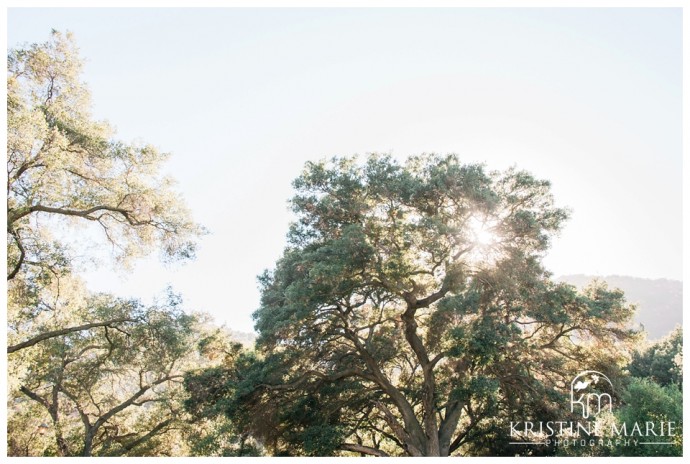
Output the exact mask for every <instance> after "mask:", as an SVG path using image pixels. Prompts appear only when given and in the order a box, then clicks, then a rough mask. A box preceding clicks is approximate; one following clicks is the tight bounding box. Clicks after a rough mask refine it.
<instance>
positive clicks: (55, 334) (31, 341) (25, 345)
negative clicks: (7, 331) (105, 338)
mask: <svg viewBox="0 0 690 464" xmlns="http://www.w3.org/2000/svg"><path fill="white" fill-rule="evenodd" d="M122 322H136V319H130V318H119V319H111V320H109V321H103V322H92V323H90V324H84V325H79V326H76V327H68V328H66V329H59V330H51V331H49V332H45V333H42V334H41V335H37V336H35V337H33V338H30V339H28V340H26V341H24V342H21V343H17V344H16V345H11V346H8V347H7V354H10V353H14V352H15V351H19V350H22V349H24V348H28V347H30V346H33V345H35V344H37V343H40V342H42V341H44V340H48V339H50V338H55V337H60V336H62V335H67V334H69V333H72V332H80V331H82V330H88V329H92V328H94V327H110V326H112V325H113V324H118V323H122Z"/></svg>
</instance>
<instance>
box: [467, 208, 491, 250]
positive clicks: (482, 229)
mask: <svg viewBox="0 0 690 464" xmlns="http://www.w3.org/2000/svg"><path fill="white" fill-rule="evenodd" d="M496 225H497V224H496V222H495V221H491V220H490V219H488V218H479V217H477V216H472V217H470V218H469V221H468V227H469V231H470V240H471V242H472V243H473V244H475V245H478V246H479V247H481V248H488V247H491V246H493V245H495V244H496V243H498V236H497V235H496Z"/></svg>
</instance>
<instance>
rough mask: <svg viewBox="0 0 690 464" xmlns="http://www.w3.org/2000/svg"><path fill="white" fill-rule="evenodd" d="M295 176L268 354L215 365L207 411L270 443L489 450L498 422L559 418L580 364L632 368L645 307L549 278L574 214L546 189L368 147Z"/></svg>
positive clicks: (266, 277) (260, 325) (402, 450)
mask: <svg viewBox="0 0 690 464" xmlns="http://www.w3.org/2000/svg"><path fill="white" fill-rule="evenodd" d="M294 186H295V188H296V190H297V194H296V195H295V197H294V198H293V199H292V205H293V209H294V211H295V213H296V214H297V218H298V219H297V221H296V222H295V223H294V224H293V225H292V226H291V228H290V232H289V235H288V240H289V246H288V247H287V248H286V250H285V252H284V254H283V256H282V258H281V259H280V260H279V261H278V263H277V265H276V268H275V270H274V271H272V272H266V273H264V274H263V275H262V276H261V277H260V283H261V286H262V300H261V307H260V309H259V310H258V311H257V312H256V313H255V318H256V328H257V330H258V332H259V338H258V340H257V350H258V353H257V354H256V355H244V356H239V357H238V358H237V360H236V362H235V363H234V364H233V366H232V367H228V368H226V369H224V370H220V371H216V372H207V373H205V374H203V375H207V376H210V378H215V379H217V380H214V381H211V380H210V378H209V379H208V381H206V382H205V384H206V385H211V384H213V385H218V388H217V389H214V390H213V392H212V393H211V392H209V394H208V395H207V397H208V399H209V404H214V402H218V401H222V402H223V404H224V410H225V413H226V414H227V416H228V417H231V418H233V421H234V422H236V424H237V425H238V427H240V428H241V429H242V430H244V431H246V432H247V433H250V434H252V435H253V436H255V437H257V439H258V440H259V441H260V442H262V443H263V444H264V445H265V446H266V449H267V450H268V451H269V452H271V453H273V454H289V455H314V454H315V455H330V454H340V453H343V452H346V453H358V454H372V455H413V456H417V455H449V454H453V453H454V454H477V453H478V447H481V448H482V449H483V451H481V452H487V448H486V447H487V446H488V447H489V448H488V451H489V452H491V451H492V449H491V448H490V446H491V444H490V443H486V440H484V439H483V438H482V437H483V436H486V432H487V431H491V430H493V432H492V433H495V434H496V435H498V434H500V433H501V432H500V431H499V430H498V429H497V427H499V425H498V424H497V423H496V421H495V419H494V418H496V417H499V418H505V417H509V416H510V415H511V414H524V416H522V417H524V418H525V419H528V418H529V417H530V416H536V415H541V416H545V415H549V414H553V413H554V412H555V411H557V410H560V409H561V408H562V405H563V404H565V402H564V401H563V398H562V396H561V394H560V393H559V392H562V391H563V387H562V386H563V385H565V383H566V379H569V378H571V377H572V375H573V374H574V373H576V372H578V371H580V370H581V369H582V366H588V367H589V368H591V369H598V370H601V371H602V372H606V373H607V374H608V375H609V377H611V378H612V379H616V378H617V377H618V376H619V374H620V368H621V367H622V366H623V365H624V363H625V361H626V360H625V353H626V350H627V349H628V346H629V343H631V342H632V341H633V339H634V337H633V333H632V332H631V331H630V330H628V329H627V327H628V322H629V319H630V317H631V314H632V311H633V308H632V307H630V306H627V305H626V304H625V301H624V297H623V294H622V292H619V291H615V290H609V289H608V288H606V286H605V285H603V284H600V283H595V284H594V285H593V286H591V287H590V288H588V289H587V290H585V291H584V292H583V293H578V292H577V291H576V290H575V288H574V287H571V286H569V285H565V284H557V283H554V282H552V281H551V280H550V279H549V273H548V272H547V271H545V270H544V269H543V268H542V266H541V264H540V261H541V257H542V256H543V254H544V252H545V251H546V249H547V248H548V244H549V241H550V238H551V237H552V236H553V234H555V233H557V232H558V230H559V228H560V226H561V223H562V221H563V220H564V219H566V217H567V213H566V211H565V210H563V209H560V208H557V207H555V206H554V205H553V199H552V197H551V194H550V192H549V183H548V182H546V181H541V180H538V179H535V178H534V177H533V176H531V175H530V174H528V173H526V172H523V171H518V170H515V169H511V170H508V171H506V172H491V173H488V172H486V171H485V170H484V168H483V167H482V166H481V165H464V164H462V163H460V161H459V160H458V158H457V157H456V156H446V157H440V156H433V155H430V156H421V157H414V158H411V159H410V160H409V161H408V162H407V163H406V164H405V165H400V164H398V163H397V162H395V161H394V160H393V159H391V158H390V157H388V156H377V155H372V156H370V157H369V158H368V159H367V160H366V161H365V162H364V163H359V162H358V161H357V160H356V159H355V158H342V159H334V160H332V161H331V162H330V163H326V162H322V163H308V164H307V166H306V169H305V171H304V173H303V174H302V175H301V176H300V177H299V178H298V179H297V180H296V181H295V183H294ZM195 398H196V399H197V400H198V403H200V404H203V402H204V401H203V398H204V395H201V396H200V397H196V396H195ZM196 407H199V406H198V405H197V406H196ZM504 426H505V427H506V428H505V430H504V431H503V434H504V436H505V435H507V433H508V430H507V425H505V424H504ZM480 444H481V446H480ZM496 446H504V445H502V444H497V445H496ZM506 446H507V444H506ZM494 451H495V450H494ZM504 452H505V454H516V453H520V452H521V449H520V448H514V449H512V450H504V451H503V452H501V453H504Z"/></svg>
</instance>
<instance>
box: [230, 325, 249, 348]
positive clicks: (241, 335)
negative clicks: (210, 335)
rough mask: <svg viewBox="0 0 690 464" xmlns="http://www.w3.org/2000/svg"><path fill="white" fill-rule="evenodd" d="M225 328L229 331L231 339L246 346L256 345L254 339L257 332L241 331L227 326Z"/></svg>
mask: <svg viewBox="0 0 690 464" xmlns="http://www.w3.org/2000/svg"><path fill="white" fill-rule="evenodd" d="M225 330H226V331H227V333H228V336H229V337H230V340H232V341H235V342H237V343H241V344H242V345H244V346H245V347H246V348H253V347H254V341H255V340H256V334H255V333H251V332H240V331H238V330H232V329H228V328H227V327H226V328H225Z"/></svg>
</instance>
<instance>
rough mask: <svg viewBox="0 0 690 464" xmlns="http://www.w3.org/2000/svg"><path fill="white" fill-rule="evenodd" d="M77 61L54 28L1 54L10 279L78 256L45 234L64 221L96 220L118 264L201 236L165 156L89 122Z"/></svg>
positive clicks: (33, 277) (56, 267)
mask: <svg viewBox="0 0 690 464" xmlns="http://www.w3.org/2000/svg"><path fill="white" fill-rule="evenodd" d="M81 67H82V62H81V60H80V58H79V57H78V54H77V49H76V46H75V44H74V42H73V41H72V38H71V36H70V35H69V34H68V35H66V36H65V35H63V34H61V33H59V32H56V31H54V32H53V34H52V36H51V38H50V40H49V41H48V42H46V43H43V44H34V45H32V46H30V47H28V48H22V49H15V50H10V52H9V54H8V76H7V126H8V129H7V178H8V179H7V182H8V183H7V225H8V235H7V250H8V251H7V255H8V271H9V274H8V280H11V279H12V278H14V277H16V276H17V275H18V274H19V273H20V272H23V273H25V274H26V275H25V276H24V279H25V280H26V281H27V283H30V282H35V283H36V284H37V285H40V284H41V279H42V278H45V276H44V274H45V273H52V274H54V273H56V272H60V271H64V270H66V269H69V268H70V267H71V265H72V263H73V260H74V258H75V255H76V253H75V252H74V251H73V250H70V249H69V247H68V246H66V244H65V243H64V241H61V240H59V239H57V238H55V234H54V233H51V231H54V230H55V229H57V228H58V225H60V224H62V223H64V224H66V225H74V224H76V223H78V222H82V223H84V222H87V223H92V224H97V225H98V226H99V228H100V229H101V230H102V233H103V234H104V236H105V237H106V239H107V240H108V242H109V243H110V245H111V248H112V251H113V253H114V254H115V256H116V257H117V258H118V259H119V260H121V261H126V260H127V259H129V258H131V257H135V256H140V255H142V254H144V253H147V252H148V251H149V250H150V249H151V248H152V247H153V246H158V245H160V249H161V250H162V251H163V253H164V255H165V256H166V257H169V258H175V257H182V258H189V257H191V256H192V255H193V252H194V242H193V239H194V238H195V236H197V235H198V234H199V233H200V232H201V229H200V228H199V226H197V225H195V224H194V223H193V222H192V221H191V219H190V218H189V213H188V212H187V210H186V208H185V206H184V205H183V203H182V202H181V200H180V198H179V196H178V195H177V194H176V193H175V192H174V191H173V190H172V180H171V179H168V178H165V177H163V176H162V175H161V174H160V168H161V164H162V163H163V162H164V161H165V160H166V158H167V155H165V154H162V153H159V152H158V150H156V149H155V148H154V147H153V146H151V145H132V144H126V143H124V142H121V141H118V140H115V139H113V138H112V133H113V131H112V129H110V127H109V126H108V124H107V123H105V122H100V121H94V120H93V119H92V116H91V114H90V105H91V103H90V95H89V92H88V90H87V88H86V86H85V85H84V84H83V83H82V82H81V81H80V80H79V74H80V71H81ZM48 218H50V220H48Z"/></svg>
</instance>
